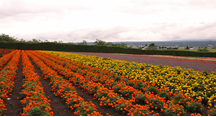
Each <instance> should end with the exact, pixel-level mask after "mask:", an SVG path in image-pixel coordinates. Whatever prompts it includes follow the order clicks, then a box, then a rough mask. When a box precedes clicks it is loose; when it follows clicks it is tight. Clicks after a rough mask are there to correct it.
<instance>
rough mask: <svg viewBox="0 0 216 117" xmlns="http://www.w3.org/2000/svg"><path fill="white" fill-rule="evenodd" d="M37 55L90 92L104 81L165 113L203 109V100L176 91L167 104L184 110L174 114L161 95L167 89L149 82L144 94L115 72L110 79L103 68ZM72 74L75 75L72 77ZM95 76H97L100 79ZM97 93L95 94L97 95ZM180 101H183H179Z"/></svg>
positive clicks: (114, 88)
mask: <svg viewBox="0 0 216 117" xmlns="http://www.w3.org/2000/svg"><path fill="white" fill-rule="evenodd" d="M35 55H37V56H39V57H40V58H41V59H42V60H43V61H44V62H46V63H47V64H48V65H50V66H52V68H54V69H55V70H57V71H59V73H60V74H62V75H65V76H66V77H69V78H71V79H72V81H73V82H75V83H79V86H81V87H84V89H88V90H87V92H89V93H90V94H94V93H95V92H97V89H95V86H97V85H98V83H96V84H94V83H95V82H104V83H103V84H104V86H106V87H108V88H110V89H113V91H116V90H117V92H119V93H122V94H124V95H125V96H127V95H130V96H131V97H132V99H133V98H134V96H135V100H137V101H140V102H144V103H148V104H149V105H148V106H149V107H150V108H151V109H153V110H161V111H163V110H166V111H164V112H166V113H165V115H173V114H174V113H175V114H176V115H177V114H178V115H184V114H185V112H184V108H186V109H188V110H189V111H191V112H201V111H202V109H203V105H202V103H201V102H200V101H201V100H197V99H195V100H194V99H193V98H188V96H183V95H182V92H180V94H181V95H176V94H175V93H173V94H172V95H173V96H172V100H171V101H167V104H171V105H177V107H179V108H182V109H183V110H182V111H176V112H173V113H172V114H170V113H169V112H168V111H167V110H169V109H170V108H168V106H166V105H167V104H165V103H164V101H163V98H161V97H160V96H163V95H165V97H166V93H167V92H165V90H162V89H160V90H158V89H157V88H154V87H153V86H154V85H152V86H150V85H149V84H148V85H146V87H145V88H144V91H146V93H145V95H144V94H143V93H142V92H139V91H138V90H134V89H133V87H127V85H126V84H124V83H123V80H120V79H124V77H119V78H117V76H115V74H114V76H112V77H113V79H110V78H108V76H106V75H105V74H109V73H108V72H106V71H103V70H102V71H101V72H103V73H104V74H100V75H98V74H96V73H92V72H89V71H100V70H98V69H97V68H96V69H95V68H93V69H94V70H92V69H90V68H91V67H88V66H84V65H82V66H80V68H82V70H84V69H85V68H86V69H87V68H89V69H87V70H86V69H85V70H86V71H85V70H84V71H82V70H80V69H79V68H78V67H73V66H76V65H75V64H73V63H74V62H69V61H68V60H65V59H64V60H62V58H59V59H57V57H55V58H56V60H55V59H54V58H53V57H54V56H51V55H46V54H41V53H39V52H37V53H36V54H35ZM44 57H46V58H44ZM49 59H50V60H51V59H52V60H53V62H52V61H50V60H49ZM55 63H61V64H62V65H63V66H67V67H68V68H71V70H72V71H73V70H75V71H76V72H79V73H80V74H81V75H83V76H84V77H85V78H84V77H82V76H80V75H79V74H76V75H74V73H73V72H72V73H70V72H69V69H67V68H64V67H63V66H60V65H56V64H55ZM64 63H65V64H64ZM70 63H72V64H73V65H70ZM79 65H80V64H79ZM97 75H98V76H101V77H98V76H97ZM71 76H74V77H71ZM88 76H90V77H91V76H93V77H91V78H88ZM95 77H97V78H98V79H97V78H95ZM106 77H107V78H106ZM86 78H87V79H86ZM92 81H94V82H92ZM117 81H118V82H117ZM86 82H88V83H89V84H92V85H93V86H91V85H90V86H89V84H86ZM83 85H84V86H83ZM86 87H87V88H86ZM121 87H126V88H122V89H121ZM118 88H119V89H118ZM127 88H128V89H127ZM131 88H132V90H131ZM149 90H150V91H151V90H152V91H155V92H154V93H152V94H153V95H152V94H151V92H149ZM159 91H160V93H159V95H160V96H158V94H157V93H158V92H159ZM130 93H131V94H130ZM169 93H170V92H169ZM169 93H167V94H168V95H169ZM96 94H97V93H96ZM96 94H95V96H97V95H96ZM154 94H155V95H154ZM105 96H106V95H105ZM144 97H145V98H144ZM168 97H169V96H168ZM103 99H104V100H106V101H107V98H103ZM143 99H144V100H145V101H144V100H143ZM183 99H186V100H184V101H182V102H181V101H180V100H183ZM172 101H173V102H172ZM179 101H180V102H181V103H179ZM171 102H172V103H171ZM184 103H194V104H195V103H196V104H197V105H196V106H195V108H194V107H193V106H194V105H189V106H188V105H184ZM105 104H106V103H105ZM110 105H111V104H110ZM178 105H180V106H178ZM191 107H193V108H191ZM117 110H118V109H117Z"/></svg>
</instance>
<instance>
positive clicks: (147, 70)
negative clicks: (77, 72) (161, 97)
mask: <svg viewBox="0 0 216 117" xmlns="http://www.w3.org/2000/svg"><path fill="white" fill-rule="evenodd" d="M49 53H52V54H56V55H58V56H61V57H65V58H68V59H70V60H72V61H77V62H79V63H81V64H86V65H91V66H97V67H99V68H100V69H108V70H110V71H117V73H118V74H120V75H124V76H127V77H128V78H131V79H142V80H144V81H148V82H149V83H150V84H156V86H158V87H160V88H167V90H168V91H170V92H171V93H175V92H183V93H184V95H185V96H186V95H189V96H190V98H194V99H197V100H202V104H205V105H206V104H208V105H209V106H210V107H211V108H215V103H216V102H215V98H216V97H215V85H216V84H214V80H215V75H216V74H215V73H208V72H199V71H194V70H192V69H182V68H180V67H169V66H158V65H149V64H143V63H136V62H127V61H120V60H113V59H108V58H102V57H93V56H85V55H77V54H71V53H60V52H49ZM195 103H196V102H195ZM198 103H199V102H198ZM190 106H191V105H190ZM190 106H188V108H189V107H190Z"/></svg>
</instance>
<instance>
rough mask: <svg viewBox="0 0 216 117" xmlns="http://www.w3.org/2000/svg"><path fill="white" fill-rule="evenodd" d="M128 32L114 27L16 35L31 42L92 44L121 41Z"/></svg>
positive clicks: (124, 28)
mask: <svg viewBox="0 0 216 117" xmlns="http://www.w3.org/2000/svg"><path fill="white" fill-rule="evenodd" d="M128 30H130V29H129V28H127V27H114V28H110V29H80V30H74V31H68V32H61V33H60V32H53V33H52V32H50V33H37V34H26V35H18V38H23V39H24V40H31V39H32V38H36V39H41V40H42V41H45V40H49V41H61V40H62V41H63V42H81V41H82V40H86V41H87V42H94V41H95V40H96V39H101V40H103V41H106V42H112V41H118V40H122V38H121V37H120V36H119V34H120V33H123V32H126V31H128Z"/></svg>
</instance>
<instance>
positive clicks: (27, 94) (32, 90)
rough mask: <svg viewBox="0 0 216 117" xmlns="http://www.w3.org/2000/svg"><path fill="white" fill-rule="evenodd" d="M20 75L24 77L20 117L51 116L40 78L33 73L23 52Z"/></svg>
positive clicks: (31, 66)
mask: <svg viewBox="0 0 216 117" xmlns="http://www.w3.org/2000/svg"><path fill="white" fill-rule="evenodd" d="M22 66H23V67H22V69H23V70H22V73H23V76H24V79H23V85H22V87H23V88H24V89H23V90H22V92H20V94H21V95H22V98H23V99H22V100H21V101H20V102H21V104H23V113H22V114H21V115H22V116H38V115H40V116H48V115H50V116H53V111H52V109H51V106H50V103H49V102H50V100H48V98H47V97H46V96H45V93H44V91H43V86H42V84H41V82H40V76H39V75H38V74H37V73H35V72H34V71H35V70H34V66H33V65H32V64H31V62H30V60H29V58H28V56H27V55H26V53H25V51H22Z"/></svg>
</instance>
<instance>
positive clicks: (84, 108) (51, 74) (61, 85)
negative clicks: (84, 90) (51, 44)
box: [27, 51, 101, 116]
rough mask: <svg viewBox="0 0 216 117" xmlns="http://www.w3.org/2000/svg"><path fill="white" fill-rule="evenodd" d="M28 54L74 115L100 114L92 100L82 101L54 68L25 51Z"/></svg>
mask: <svg viewBox="0 0 216 117" xmlns="http://www.w3.org/2000/svg"><path fill="white" fill-rule="evenodd" d="M27 53H28V56H29V57H30V58H31V59H32V60H33V61H34V62H35V64H36V65H37V66H38V67H39V68H40V69H41V71H42V73H43V76H44V78H45V79H49V80H50V81H51V82H50V85H51V86H52V91H54V94H55V95H56V96H60V97H61V98H63V100H64V101H65V103H66V104H67V105H68V107H69V108H71V110H75V112H74V114H76V115H84V116H87V115H91V116H98V115H101V114H100V113H99V112H97V109H96V108H95V105H94V104H93V103H92V102H88V101H84V99H83V98H82V97H80V96H78V95H77V92H76V90H75V88H74V87H73V86H72V85H71V83H70V82H68V81H67V80H65V79H63V77H61V76H59V75H58V74H57V73H56V72H55V71H54V70H52V69H50V68H49V67H47V66H46V65H45V64H44V63H43V62H42V61H41V60H39V59H38V58H37V57H36V56H34V55H32V54H31V53H29V51H28V52H27Z"/></svg>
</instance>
